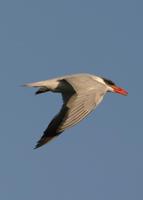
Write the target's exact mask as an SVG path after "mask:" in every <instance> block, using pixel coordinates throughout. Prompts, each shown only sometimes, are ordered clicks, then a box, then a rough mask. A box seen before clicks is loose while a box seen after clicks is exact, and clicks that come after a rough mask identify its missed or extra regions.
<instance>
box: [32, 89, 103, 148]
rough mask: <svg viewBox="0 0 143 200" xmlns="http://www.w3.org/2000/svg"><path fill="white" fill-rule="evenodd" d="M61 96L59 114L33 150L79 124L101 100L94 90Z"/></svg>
mask: <svg viewBox="0 0 143 200" xmlns="http://www.w3.org/2000/svg"><path fill="white" fill-rule="evenodd" d="M62 96H63V100H64V104H63V106H62V108H61V110H60V112H59V113H58V114H57V115H56V116H55V117H54V119H53V120H52V121H51V122H50V124H49V125H48V127H47V129H46V130H45V131H44V134H43V136H42V137H41V139H40V140H39V141H38V142H37V145H36V147H35V148H38V147H40V146H42V145H44V144H46V143H47V142H49V141H50V140H52V139H53V138H54V137H56V136H58V135H59V134H60V133H62V132H63V131H64V130H65V129H67V128H69V127H71V126H74V125H75V124H77V123H78V122H80V121H81V120H82V119H83V118H85V117H86V116H87V115H88V114H89V113H90V112H91V111H92V110H93V109H94V108H95V107H96V105H97V104H98V103H99V101H101V99H102V98H103V96H101V95H98V93H96V91H95V90H90V91H89V92H88V91H87V92H85V91H84V92H83V91H82V92H80V93H76V92H75V93H72V94H68V95H67V94H64V93H63V94H62Z"/></svg>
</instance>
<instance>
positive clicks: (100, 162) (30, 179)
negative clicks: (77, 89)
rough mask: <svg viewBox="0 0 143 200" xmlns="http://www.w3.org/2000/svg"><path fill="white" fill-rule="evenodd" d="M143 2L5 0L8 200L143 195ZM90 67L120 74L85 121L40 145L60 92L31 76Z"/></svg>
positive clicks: (4, 181) (0, 143)
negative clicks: (116, 89)
mask: <svg viewBox="0 0 143 200" xmlns="http://www.w3.org/2000/svg"><path fill="white" fill-rule="evenodd" d="M142 8H143V2H142V1H139V0H134V1H133V0H120V1H116V0H108V1H106V0H97V1H93V0H88V1H87V0H86V1H85V0H82V1H79V0H72V1H69V0H60V1H59V0H49V1H46V0H41V1H37V0H25V1H24V0H23V1H22V0H21V1H20V0H17V1H16V0H13V1H10V0H8V1H4V0H2V1H1V2H0V83H1V84H0V85H1V90H0V91H1V98H0V99H1V100H0V102H1V103H0V119H1V126H0V199H2V200H8V199H12V200H19V199H20V200H25V199H34V200H39V199H50V200H57V199H58V200H73V199H74V200H79V199H82V200H87V199H91V200H95V199H97V200H105V199H106V200H135V199H137V200H142V199H143V125H142V124H143V119H142V118H143V114H142V113H143V110H142V103H143V89H142V87H143V83H142V80H143V11H142ZM78 72H88V73H92V74H97V75H102V76H104V77H107V78H110V79H112V80H113V81H115V82H116V83H117V84H118V85H119V86H121V87H123V88H125V89H127V90H128V92H129V96H128V97H124V96H120V95H117V94H108V95H107V96H106V97H105V99H104V101H103V102H102V103H101V105H100V106H99V107H98V108H97V110H96V112H93V113H92V114H91V115H90V116H89V117H88V118H86V119H85V120H84V121H82V122H81V123H80V124H79V125H77V126H75V127H73V128H72V129H69V130H67V131H66V132H64V133H63V134H62V135H61V136H59V138H57V139H56V140H54V141H53V142H51V143H49V144H48V145H45V146H44V147H43V148H40V149H37V150H33V147H34V145H35V144H36V141H37V140H38V139H39V138H40V136H41V135H42V133H43V130H44V129H45V128H46V126H47V125H48V123H49V121H50V120H51V118H52V117H53V116H54V115H55V114H56V113H57V112H58V109H59V106H60V105H61V98H60V96H59V95H57V94H52V93H48V94H46V95H41V96H34V90H33V89H27V88H22V87H20V85H22V84H23V83H26V82H32V81H38V80H44V79H49V78H53V77H56V76H60V75H65V74H71V73H78Z"/></svg>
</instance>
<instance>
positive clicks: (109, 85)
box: [102, 78, 128, 96]
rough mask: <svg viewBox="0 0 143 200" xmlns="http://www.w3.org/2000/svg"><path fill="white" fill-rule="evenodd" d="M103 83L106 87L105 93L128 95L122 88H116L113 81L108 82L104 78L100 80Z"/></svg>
mask: <svg viewBox="0 0 143 200" xmlns="http://www.w3.org/2000/svg"><path fill="white" fill-rule="evenodd" d="M102 79H103V81H104V83H105V84H106V85H107V88H108V89H107V91H108V92H114V93H118V94H122V95H125V96H126V95H128V92H127V91H126V90H124V89H123V88H120V87H118V86H117V85H116V84H115V83H114V82H113V81H111V80H108V79H106V78H102Z"/></svg>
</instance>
